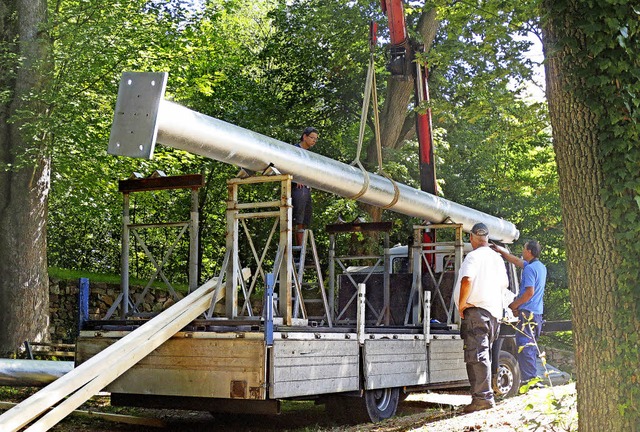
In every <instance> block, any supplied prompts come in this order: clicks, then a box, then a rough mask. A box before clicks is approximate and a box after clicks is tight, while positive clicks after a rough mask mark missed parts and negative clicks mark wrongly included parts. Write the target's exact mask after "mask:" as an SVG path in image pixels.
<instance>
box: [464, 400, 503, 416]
mask: <svg viewBox="0 0 640 432" xmlns="http://www.w3.org/2000/svg"><path fill="white" fill-rule="evenodd" d="M494 406H496V403H495V402H494V401H493V400H486V399H474V400H473V401H472V402H471V403H470V404H469V405H467V406H465V407H464V408H462V412H464V413H466V414H469V413H472V412H476V411H482V410H486V409H489V408H493V407H494Z"/></svg>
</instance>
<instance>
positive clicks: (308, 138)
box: [291, 127, 318, 246]
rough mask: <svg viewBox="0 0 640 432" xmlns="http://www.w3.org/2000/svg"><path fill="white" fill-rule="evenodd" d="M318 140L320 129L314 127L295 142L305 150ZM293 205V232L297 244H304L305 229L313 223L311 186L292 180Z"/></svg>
mask: <svg viewBox="0 0 640 432" xmlns="http://www.w3.org/2000/svg"><path fill="white" fill-rule="evenodd" d="M317 141H318V130H317V129H316V128H313V127H308V128H305V130H304V131H303V132H302V135H301V136H300V142H299V143H298V144H295V146H296V147H300V148H302V149H305V150H309V149H310V148H311V147H313V146H314V145H316V142H317ZM291 189H292V190H291V205H292V206H293V232H294V234H295V236H294V238H295V240H296V245H298V246H302V239H303V238H304V230H305V229H307V227H308V226H309V225H311V215H312V212H313V210H312V201H311V188H310V187H309V186H307V185H304V184H302V183H297V182H291Z"/></svg>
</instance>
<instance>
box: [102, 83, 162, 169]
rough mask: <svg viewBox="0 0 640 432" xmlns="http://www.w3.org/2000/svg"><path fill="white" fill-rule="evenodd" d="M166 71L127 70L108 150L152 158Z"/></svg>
mask: <svg viewBox="0 0 640 432" xmlns="http://www.w3.org/2000/svg"><path fill="white" fill-rule="evenodd" d="M167 77H168V73H167V72H125V73H123V74H122V78H121V79H120V86H119V87H118V99H117V100H116V109H115V113H114V116H113V125H112V126H111V135H110V137H109V150H108V151H109V154H113V155H116V156H131V157H138V158H145V159H151V158H152V157H153V151H154V149H155V146H156V137H157V136H158V122H157V117H158V110H159V107H160V102H161V101H162V99H163V98H164V91H165V89H166V86H167Z"/></svg>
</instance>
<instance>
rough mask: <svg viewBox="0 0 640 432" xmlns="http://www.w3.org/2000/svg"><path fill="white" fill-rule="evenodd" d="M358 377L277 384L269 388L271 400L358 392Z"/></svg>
mask: <svg viewBox="0 0 640 432" xmlns="http://www.w3.org/2000/svg"><path fill="white" fill-rule="evenodd" d="M359 388H360V385H359V378H358V377H345V378H330V379H327V378H325V379H321V380H313V381H287V382H277V383H274V384H273V385H272V387H271V398H274V399H275V398H283V397H294V396H309V395H319V394H327V393H341V392H347V391H355V390H359Z"/></svg>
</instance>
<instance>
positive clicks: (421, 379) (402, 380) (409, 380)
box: [365, 369, 429, 390]
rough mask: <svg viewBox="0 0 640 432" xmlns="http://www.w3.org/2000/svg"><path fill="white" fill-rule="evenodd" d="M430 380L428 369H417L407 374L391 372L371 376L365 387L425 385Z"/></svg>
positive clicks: (368, 388)
mask: <svg viewBox="0 0 640 432" xmlns="http://www.w3.org/2000/svg"><path fill="white" fill-rule="evenodd" d="M428 382H429V374H428V371H427V370H426V369H425V370H422V371H416V372H413V373H406V374H389V375H376V376H372V377H369V378H368V379H367V381H366V382H365V388H366V389H367V390H372V389H379V388H392V387H404V386H412V385H424V384H427V383H428Z"/></svg>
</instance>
